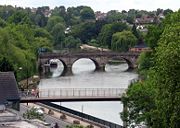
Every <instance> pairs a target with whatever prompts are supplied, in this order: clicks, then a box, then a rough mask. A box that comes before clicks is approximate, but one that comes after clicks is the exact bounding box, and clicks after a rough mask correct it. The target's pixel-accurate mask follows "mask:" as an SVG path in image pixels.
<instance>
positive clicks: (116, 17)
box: [106, 10, 126, 23]
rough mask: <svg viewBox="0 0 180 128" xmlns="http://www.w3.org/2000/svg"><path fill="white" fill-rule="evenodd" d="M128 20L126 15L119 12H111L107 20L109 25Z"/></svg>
mask: <svg viewBox="0 0 180 128" xmlns="http://www.w3.org/2000/svg"><path fill="white" fill-rule="evenodd" d="M125 18H126V15H124V14H122V13H120V12H118V11H117V10H111V11H109V12H108V13H107V17H106V20H107V22H109V23H112V22H118V21H122V20H124V19H125Z"/></svg>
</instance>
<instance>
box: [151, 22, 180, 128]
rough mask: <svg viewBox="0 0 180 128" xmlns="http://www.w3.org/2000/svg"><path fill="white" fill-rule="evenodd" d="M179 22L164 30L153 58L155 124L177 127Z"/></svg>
mask: <svg viewBox="0 0 180 128" xmlns="http://www.w3.org/2000/svg"><path fill="white" fill-rule="evenodd" d="M179 32H180V23H177V24H174V25H170V26H168V27H166V29H165V30H164V32H163V34H162V36H161V39H160V40H159V46H158V48H157V50H156V51H157V52H156V59H155V68H154V70H155V74H154V76H152V77H153V79H154V83H153V84H154V85H156V86H157V88H158V89H157V92H158V94H157V99H156V105H157V110H155V113H156V114H157V115H156V117H154V120H156V121H157V122H156V124H155V126H157V125H158V126H161V127H164V128H169V127H172V128H178V127H179V126H180V116H179V115H180V111H179V103H180V93H179V92H180V88H179V87H180V79H179V78H180V74H179V72H180V61H179V60H180V36H179ZM159 122H160V123H159Z"/></svg>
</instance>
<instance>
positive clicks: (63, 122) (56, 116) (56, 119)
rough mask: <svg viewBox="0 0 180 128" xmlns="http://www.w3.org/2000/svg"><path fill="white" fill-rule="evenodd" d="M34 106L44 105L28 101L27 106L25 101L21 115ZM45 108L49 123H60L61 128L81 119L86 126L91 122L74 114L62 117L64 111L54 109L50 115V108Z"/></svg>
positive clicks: (45, 115)
mask: <svg viewBox="0 0 180 128" xmlns="http://www.w3.org/2000/svg"><path fill="white" fill-rule="evenodd" d="M32 107H42V106H40V105H38V104H34V103H28V106H27V104H26V103H23V104H22V103H21V105H20V113H21V115H23V113H24V112H26V111H27V110H28V109H30V108H32ZM43 108H44V117H45V118H44V119H45V122H46V123H49V124H51V125H53V124H55V123H58V126H59V128H66V126H67V125H72V124H73V122H74V121H79V122H80V125H83V126H85V127H86V126H88V125H90V124H91V123H89V122H87V121H85V120H82V118H76V117H74V116H73V115H72V116H70V115H68V114H65V115H66V119H60V116H61V115H62V114H64V113H62V111H54V110H53V115H48V111H49V109H50V108H47V107H43ZM93 126H94V127H93V128H100V127H99V126H96V125H93Z"/></svg>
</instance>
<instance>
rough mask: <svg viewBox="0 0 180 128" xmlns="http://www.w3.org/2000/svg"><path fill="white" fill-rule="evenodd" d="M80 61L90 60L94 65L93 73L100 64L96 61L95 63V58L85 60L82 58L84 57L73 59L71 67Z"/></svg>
mask: <svg viewBox="0 0 180 128" xmlns="http://www.w3.org/2000/svg"><path fill="white" fill-rule="evenodd" d="M80 59H89V60H91V61H92V62H93V64H94V65H95V71H96V70H98V69H99V68H100V64H99V63H98V61H97V60H96V59H95V58H91V57H86V58H84V57H79V58H76V59H74V60H73V61H72V65H73V64H74V63H76V62H77V61H78V60H80Z"/></svg>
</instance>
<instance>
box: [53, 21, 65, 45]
mask: <svg viewBox="0 0 180 128" xmlns="http://www.w3.org/2000/svg"><path fill="white" fill-rule="evenodd" d="M64 31H65V27H64V25H63V24H61V23H58V24H56V25H55V26H54V27H53V28H52V31H51V34H52V35H53V40H54V46H56V47H60V48H63V41H64V39H65V33H64Z"/></svg>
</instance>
